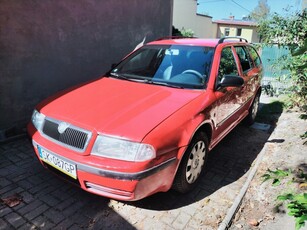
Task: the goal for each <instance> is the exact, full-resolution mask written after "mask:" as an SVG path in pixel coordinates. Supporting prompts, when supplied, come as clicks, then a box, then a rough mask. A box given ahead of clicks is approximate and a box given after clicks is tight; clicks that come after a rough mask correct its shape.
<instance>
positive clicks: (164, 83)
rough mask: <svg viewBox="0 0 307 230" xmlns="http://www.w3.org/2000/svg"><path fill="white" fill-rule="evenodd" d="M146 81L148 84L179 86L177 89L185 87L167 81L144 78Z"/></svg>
mask: <svg viewBox="0 0 307 230" xmlns="http://www.w3.org/2000/svg"><path fill="white" fill-rule="evenodd" d="M144 82H145V83H148V84H153V85H162V86H166V87H171V88H177V89H183V88H184V87H182V86H179V85H173V84H169V83H167V82H161V81H152V80H148V79H147V80H145V79H144Z"/></svg>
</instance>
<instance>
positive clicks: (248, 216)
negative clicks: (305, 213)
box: [230, 111, 307, 230]
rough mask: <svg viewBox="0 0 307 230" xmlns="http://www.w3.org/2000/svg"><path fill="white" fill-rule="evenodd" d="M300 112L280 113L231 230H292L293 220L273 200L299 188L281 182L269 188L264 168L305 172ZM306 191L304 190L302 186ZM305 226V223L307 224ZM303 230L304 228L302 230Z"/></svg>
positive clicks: (305, 124) (305, 123)
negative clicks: (264, 179)
mask: <svg viewBox="0 0 307 230" xmlns="http://www.w3.org/2000/svg"><path fill="white" fill-rule="evenodd" d="M300 115H301V113H300V112H295V111H288V112H283V113H282V114H281V116H280V117H279V119H278V122H277V126H276V128H275V130H274V132H273V133H272V135H271V136H270V138H269V139H268V141H267V143H266V144H265V145H266V146H265V148H264V149H263V151H265V152H264V155H263V159H262V160H261V163H260V165H259V167H258V170H257V173H256V175H255V177H254V178H253V180H252V182H251V184H250V186H249V189H248V191H247V193H246V194H245V197H244V199H243V201H242V204H241V206H240V209H239V210H238V212H237V214H236V216H235V219H234V220H233V223H232V225H231V227H230V229H232V230H235V229H266V230H277V229H287V230H288V229H289V230H291V229H295V222H294V218H293V217H291V216H289V215H288V214H287V213H288V211H287V210H286V208H285V207H284V205H280V202H279V201H277V200H276V197H277V196H278V195H281V194H283V193H286V192H291V191H293V190H296V191H298V190H300V192H301V191H302V190H303V188H301V189H299V188H298V185H297V184H293V183H292V184H289V183H287V180H284V181H282V183H281V185H279V186H272V181H271V180H268V181H266V182H263V178H262V175H264V174H265V173H266V172H267V169H270V170H276V169H282V170H288V169H291V170H294V171H295V172H297V170H303V171H304V172H305V173H307V144H306V143H305V144H304V142H305V141H306V139H305V140H303V139H302V138H301V137H300V135H302V134H304V133H305V132H306V131H307V120H303V119H300V118H299V116H300ZM305 191H306V187H305ZM306 225H307V223H306ZM303 229H304V230H306V229H307V226H305V227H303V228H301V230H303Z"/></svg>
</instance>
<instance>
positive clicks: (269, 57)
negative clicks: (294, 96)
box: [260, 45, 291, 96]
mask: <svg viewBox="0 0 307 230" xmlns="http://www.w3.org/2000/svg"><path fill="white" fill-rule="evenodd" d="M285 55H290V51H289V49H288V48H286V47H278V46H277V45H272V46H264V47H262V50H261V55H260V56H261V60H262V63H263V68H264V75H263V79H262V88H263V90H264V91H265V93H266V94H267V95H269V96H274V95H279V94H282V93H283V92H285V90H286V89H288V88H289V87H290V86H291V79H290V71H289V70H283V69H282V68H281V64H280V61H279V58H281V57H283V56H285Z"/></svg>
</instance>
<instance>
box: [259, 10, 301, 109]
mask: <svg viewBox="0 0 307 230" xmlns="http://www.w3.org/2000/svg"><path fill="white" fill-rule="evenodd" d="M306 31H307V10H306V9H305V10H304V11H302V12H300V13H295V14H294V15H291V16H286V17H284V16H281V15H279V14H276V13H275V14H274V15H273V16H272V17H271V18H269V19H267V20H263V21H261V22H260V23H259V26H258V32H259V34H260V37H261V39H262V42H263V43H265V44H277V45H279V46H285V47H288V48H289V50H290V54H291V55H287V56H283V57H281V60H279V63H280V65H282V66H281V67H282V68H283V69H287V70H290V74H291V76H290V77H291V79H292V81H293V89H292V92H294V93H292V94H291V95H289V96H290V99H291V103H292V105H293V106H298V107H300V108H303V109H304V110H306V109H307V108H306V104H307V103H306V102H307V71H306V66H307V39H306Z"/></svg>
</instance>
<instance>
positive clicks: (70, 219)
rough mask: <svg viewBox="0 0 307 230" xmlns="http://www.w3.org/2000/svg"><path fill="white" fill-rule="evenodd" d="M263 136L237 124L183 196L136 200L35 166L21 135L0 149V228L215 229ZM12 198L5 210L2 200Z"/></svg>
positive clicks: (32, 152)
mask: <svg viewBox="0 0 307 230" xmlns="http://www.w3.org/2000/svg"><path fill="white" fill-rule="evenodd" d="M268 137H269V133H267V132H264V131H261V130H255V129H252V128H250V127H244V126H243V125H240V126H238V127H237V128H235V129H234V130H233V131H232V132H231V133H230V134H229V135H228V136H227V137H226V138H225V139H224V140H223V141H222V142H221V143H220V144H219V145H218V146H217V147H216V148H215V149H214V150H212V151H211V152H210V155H209V159H208V162H207V163H208V164H207V170H206V172H205V174H204V176H203V177H202V178H201V181H200V183H199V185H198V186H197V187H196V188H195V189H194V190H193V191H192V192H190V193H188V194H178V193H176V192H174V191H172V190H171V191H169V192H166V193H159V194H155V195H153V196H151V197H148V198H146V199H143V200H141V201H137V202H121V201H116V200H112V199H108V198H105V197H100V196H96V195H93V194H90V193H87V192H85V191H83V190H82V189H80V188H78V187H75V186H73V185H70V184H68V183H67V182H65V181H63V180H62V179H60V178H58V177H57V176H55V175H53V174H52V173H51V172H49V171H48V170H46V169H44V168H43V166H41V165H40V163H39V162H38V159H37V158H36V156H35V154H34V150H33V149H32V146H31V142H30V141H29V140H28V138H26V137H24V138H21V139H18V140H15V141H13V142H9V143H6V144H1V145H0V199H1V200H2V202H0V229H84V228H86V229H217V227H218V224H219V223H220V222H221V221H222V220H223V218H224V217H225V215H226V213H227V210H228V209H229V208H230V207H231V205H232V203H233V201H234V199H235V197H236V195H237V194H238V193H239V191H240V189H241V187H242V185H243V184H244V182H245V180H246V177H247V171H248V170H249V169H250V167H251V165H252V163H253V161H254V160H255V159H256V157H257V155H258V154H259V153H260V151H261V149H262V148H263V146H264V144H265V142H266V141H267V139H268ZM11 197H15V198H16V197H17V203H16V205H15V206H14V207H10V206H9V205H8V204H7V202H4V201H5V199H6V198H11Z"/></svg>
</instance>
